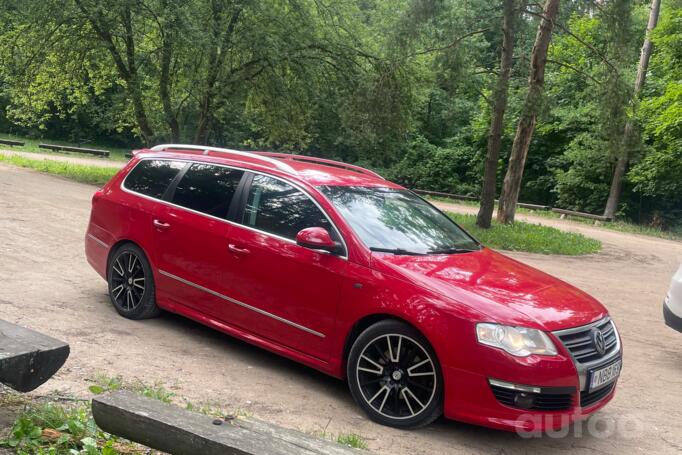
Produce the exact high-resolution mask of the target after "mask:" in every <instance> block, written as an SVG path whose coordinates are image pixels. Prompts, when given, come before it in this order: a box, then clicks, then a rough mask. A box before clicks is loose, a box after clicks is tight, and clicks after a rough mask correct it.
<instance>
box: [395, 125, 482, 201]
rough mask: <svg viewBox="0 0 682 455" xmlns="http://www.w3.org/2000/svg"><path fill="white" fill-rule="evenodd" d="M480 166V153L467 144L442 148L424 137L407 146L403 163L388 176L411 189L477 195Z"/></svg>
mask: <svg viewBox="0 0 682 455" xmlns="http://www.w3.org/2000/svg"><path fill="white" fill-rule="evenodd" d="M479 174H480V163H479V160H478V155H477V152H476V150H475V149H474V148H473V147H471V146H467V145H466V144H454V143H453V144H448V146H447V147H438V146H436V145H433V144H431V143H430V142H429V141H427V140H426V139H425V138H424V137H421V136H419V137H416V138H415V139H413V140H412V141H411V142H410V143H409V144H408V146H407V151H406V152H405V155H404V157H403V159H402V160H401V161H400V162H399V163H397V164H396V165H395V166H393V167H392V168H390V169H389V170H387V171H386V172H385V175H386V177H387V178H389V179H391V180H395V181H397V182H400V183H401V184H403V185H405V186H407V187H409V188H418V189H436V190H440V191H444V192H452V193H457V194H476V193H477V192H478V191H479V188H478V180H479Z"/></svg>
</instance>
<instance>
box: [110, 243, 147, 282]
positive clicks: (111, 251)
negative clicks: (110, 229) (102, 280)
mask: <svg viewBox="0 0 682 455" xmlns="http://www.w3.org/2000/svg"><path fill="white" fill-rule="evenodd" d="M126 243H130V244H131V245H135V246H136V247H138V248H139V249H141V250H142V252H143V253H144V255H145V259H146V260H147V262H149V265H150V266H151V265H152V261H151V259H150V258H149V254H148V253H147V251H146V250H145V249H144V248H143V247H142V245H140V244H139V243H138V242H136V241H134V240H131V239H129V238H123V239H119V240H117V241H116V242H115V243H114V244H113V245H111V247H110V248H109V253H108V254H107V268H106V270H105V273H107V274H108V273H109V264H111V258H112V256H113V255H114V253H115V252H116V251H117V250H118V249H119V248H120V247H121V246H123V245H125V244H126Z"/></svg>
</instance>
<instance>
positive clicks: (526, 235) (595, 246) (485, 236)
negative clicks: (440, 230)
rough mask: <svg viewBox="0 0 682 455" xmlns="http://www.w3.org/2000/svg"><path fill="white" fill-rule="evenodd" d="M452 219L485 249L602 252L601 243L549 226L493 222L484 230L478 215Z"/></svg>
mask: <svg viewBox="0 0 682 455" xmlns="http://www.w3.org/2000/svg"><path fill="white" fill-rule="evenodd" d="M448 216H450V218H452V219H453V220H454V221H455V222H456V223H457V224H459V225H460V226H462V227H463V228H464V229H465V230H466V231H468V232H469V233H470V234H471V235H473V236H474V237H475V238H477V239H478V240H479V241H480V242H481V243H483V244H484V245H485V246H487V247H490V248H494V249H500V250H506V251H525V252H528V253H539V254H564V255H569V256H577V255H582V254H592V253H597V252H599V251H600V250H601V242H600V241H598V240H595V239H591V238H588V237H585V236H584V235H582V234H576V233H573V232H563V231H560V230H559V229H555V228H553V227H549V226H542V225H539V224H531V223H526V222H522V221H517V222H515V223H514V224H497V223H495V222H493V225H492V227H491V228H490V229H481V228H479V227H477V226H476V217H475V216H474V215H462V214H456V213H449V214H448Z"/></svg>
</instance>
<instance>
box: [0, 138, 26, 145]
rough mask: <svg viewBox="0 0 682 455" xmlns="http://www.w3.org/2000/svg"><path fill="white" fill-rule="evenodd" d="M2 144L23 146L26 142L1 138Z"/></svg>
mask: <svg viewBox="0 0 682 455" xmlns="http://www.w3.org/2000/svg"><path fill="white" fill-rule="evenodd" d="M0 144H3V145H9V146H15V145H16V146H18V147H21V146H23V145H24V143H23V142H21V141H13V140H11V139H0Z"/></svg>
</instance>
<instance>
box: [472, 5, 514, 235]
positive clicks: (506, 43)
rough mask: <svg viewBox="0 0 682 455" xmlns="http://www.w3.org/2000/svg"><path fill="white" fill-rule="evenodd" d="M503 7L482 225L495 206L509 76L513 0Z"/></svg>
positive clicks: (480, 213)
mask: <svg viewBox="0 0 682 455" xmlns="http://www.w3.org/2000/svg"><path fill="white" fill-rule="evenodd" d="M503 9H504V16H503V17H502V55H501V58H500V73H499V75H498V76H497V83H496V84H495V93H494V95H493V107H492V118H491V119H490V131H489V133H488V154H487V156H486V159H485V170H484V173H483V186H482V188H481V207H480V209H479V210H478V216H477V217H476V224H477V225H478V226H479V227H482V228H489V227H490V223H491V221H492V218H493V210H494V208H495V190H496V188H497V165H498V162H499V160H500V148H501V146H502V130H503V129H504V113H505V111H506V109H507V93H508V92H509V76H510V74H511V68H512V62H513V58H514V20H515V17H514V0H504V5H503Z"/></svg>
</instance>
